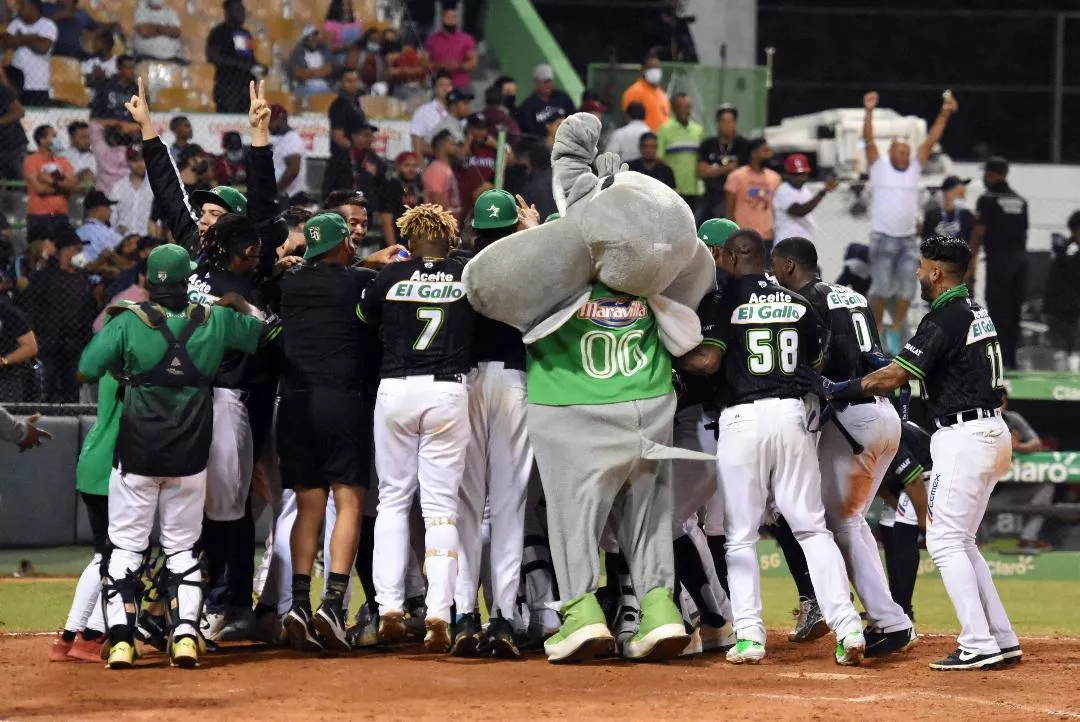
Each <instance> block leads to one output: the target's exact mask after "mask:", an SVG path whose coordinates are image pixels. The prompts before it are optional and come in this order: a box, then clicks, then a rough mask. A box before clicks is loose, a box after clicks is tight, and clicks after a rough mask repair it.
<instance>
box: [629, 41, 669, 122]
mask: <svg viewBox="0 0 1080 722" xmlns="http://www.w3.org/2000/svg"><path fill="white" fill-rule="evenodd" d="M663 80H664V71H663V70H662V69H661V68H660V58H659V57H657V55H656V53H649V54H648V55H646V56H645V62H644V63H642V64H641V77H640V78H638V79H637V80H636V81H634V83H633V85H631V86H630V87H629V88H627V89H626V91H625V92H624V93H623V96H622V109H623V110H624V111H625V110H626V108H627V107H628V106H629V105H630V104H631V103H634V102H637V103H641V104H642V105H644V106H645V123H646V124H647V125H648V126H649V127H650V128H652V130H653V132H654V133H655V132H656V131H657V130H659V128H660V126H661V125H663V124H664V123H666V122H667V121H668V118H670V117H671V101H670V100H669V99H668V94H667V91H666V90H664V88H663V87H661V85H660V84H661V83H662V82H663Z"/></svg>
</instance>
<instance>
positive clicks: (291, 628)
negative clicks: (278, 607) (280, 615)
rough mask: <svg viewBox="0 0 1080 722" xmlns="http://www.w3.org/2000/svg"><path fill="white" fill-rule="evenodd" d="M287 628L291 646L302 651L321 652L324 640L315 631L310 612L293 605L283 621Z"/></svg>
mask: <svg viewBox="0 0 1080 722" xmlns="http://www.w3.org/2000/svg"><path fill="white" fill-rule="evenodd" d="M281 625H282V627H283V628H284V629H285V639H287V640H288V642H289V646H290V647H292V648H293V649H296V650H298V651H301V652H321V651H323V645H322V642H320V641H319V637H318V635H317V634H316V633H315V625H314V624H312V620H311V616H310V612H308V611H307V610H306V609H302V608H300V607H293V608H292V609H290V610H289V613H288V614H286V615H285V619H283V620H282V622H281Z"/></svg>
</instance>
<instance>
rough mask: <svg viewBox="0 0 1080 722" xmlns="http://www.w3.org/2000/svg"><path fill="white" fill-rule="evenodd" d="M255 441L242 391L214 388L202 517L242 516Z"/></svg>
mask: <svg viewBox="0 0 1080 722" xmlns="http://www.w3.org/2000/svg"><path fill="white" fill-rule="evenodd" d="M254 449H255V440H254V439H253V438H252V436H251V423H250V421H249V419H248V411H247V407H246V406H244V401H243V392H242V391H240V390H239V389H224V388H214V434H213V438H212V439H211V441H210V458H209V460H207V462H206V518H207V519H210V520H211V521H235V520H236V519H241V518H243V516H244V507H245V505H246V504H247V496H248V488H249V487H250V486H251V472H252V470H253V469H254V468H255V458H254V453H255V450H254Z"/></svg>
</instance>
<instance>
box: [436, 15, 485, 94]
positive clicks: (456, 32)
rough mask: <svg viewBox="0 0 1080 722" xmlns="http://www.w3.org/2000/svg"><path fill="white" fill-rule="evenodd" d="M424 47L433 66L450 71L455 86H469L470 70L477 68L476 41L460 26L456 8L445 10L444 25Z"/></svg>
mask: <svg viewBox="0 0 1080 722" xmlns="http://www.w3.org/2000/svg"><path fill="white" fill-rule="evenodd" d="M424 49H425V50H426V51H427V54H428V57H430V58H431V65H432V67H433V68H435V69H436V70H438V69H439V68H446V70H448V71H449V72H450V80H451V82H452V83H453V84H454V87H455V88H467V87H469V71H471V70H473V69H474V68H476V41H475V40H473V38H472V36H471V35H469V34H468V33H466V32H464V31H462V30H461V29H459V28H458V24H457V9H456V8H447V9H446V10H444V11H443V15H442V27H441V28H440V29H439V30H438V32H434V33H432V34H431V35H429V36H428V39H427V43H426V44H425V45H424Z"/></svg>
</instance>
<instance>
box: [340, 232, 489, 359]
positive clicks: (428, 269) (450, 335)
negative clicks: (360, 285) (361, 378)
mask: <svg viewBox="0 0 1080 722" xmlns="http://www.w3.org/2000/svg"><path fill="white" fill-rule="evenodd" d="M467 260H468V257H467V256H465V255H464V254H459V253H456V252H455V253H451V254H450V255H449V256H448V257H446V258H438V259H436V258H411V259H409V260H407V261H400V262H398V263H391V264H389V265H387V266H385V267H384V268H383V269H382V270H381V271H379V274H378V275H377V276H376V277H375V278H374V280H372V282H371V283H370V284H369V285H368V286H367V288H365V289H364V294H363V299H362V300H361V302H360V306H359V307H358V308H357V314H358V315H359V316H360V318H361V319H362V320H363V321H366V322H367V323H370V324H372V325H374V326H376V327H377V328H378V329H379V338H380V339H381V340H382V343H383V357H382V368H381V369H380V371H379V376H380V378H384V379H386V378H399V377H403V376H423V375H427V374H461V373H468V371H469V367H470V361H469V357H470V351H471V348H472V333H473V318H474V316H473V314H474V311H473V309H472V306H470V305H469V301H468V299H467V298H466V297H465V285H464V284H463V283H462V282H461V274H462V271H464V270H465V263H466V261H467Z"/></svg>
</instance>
